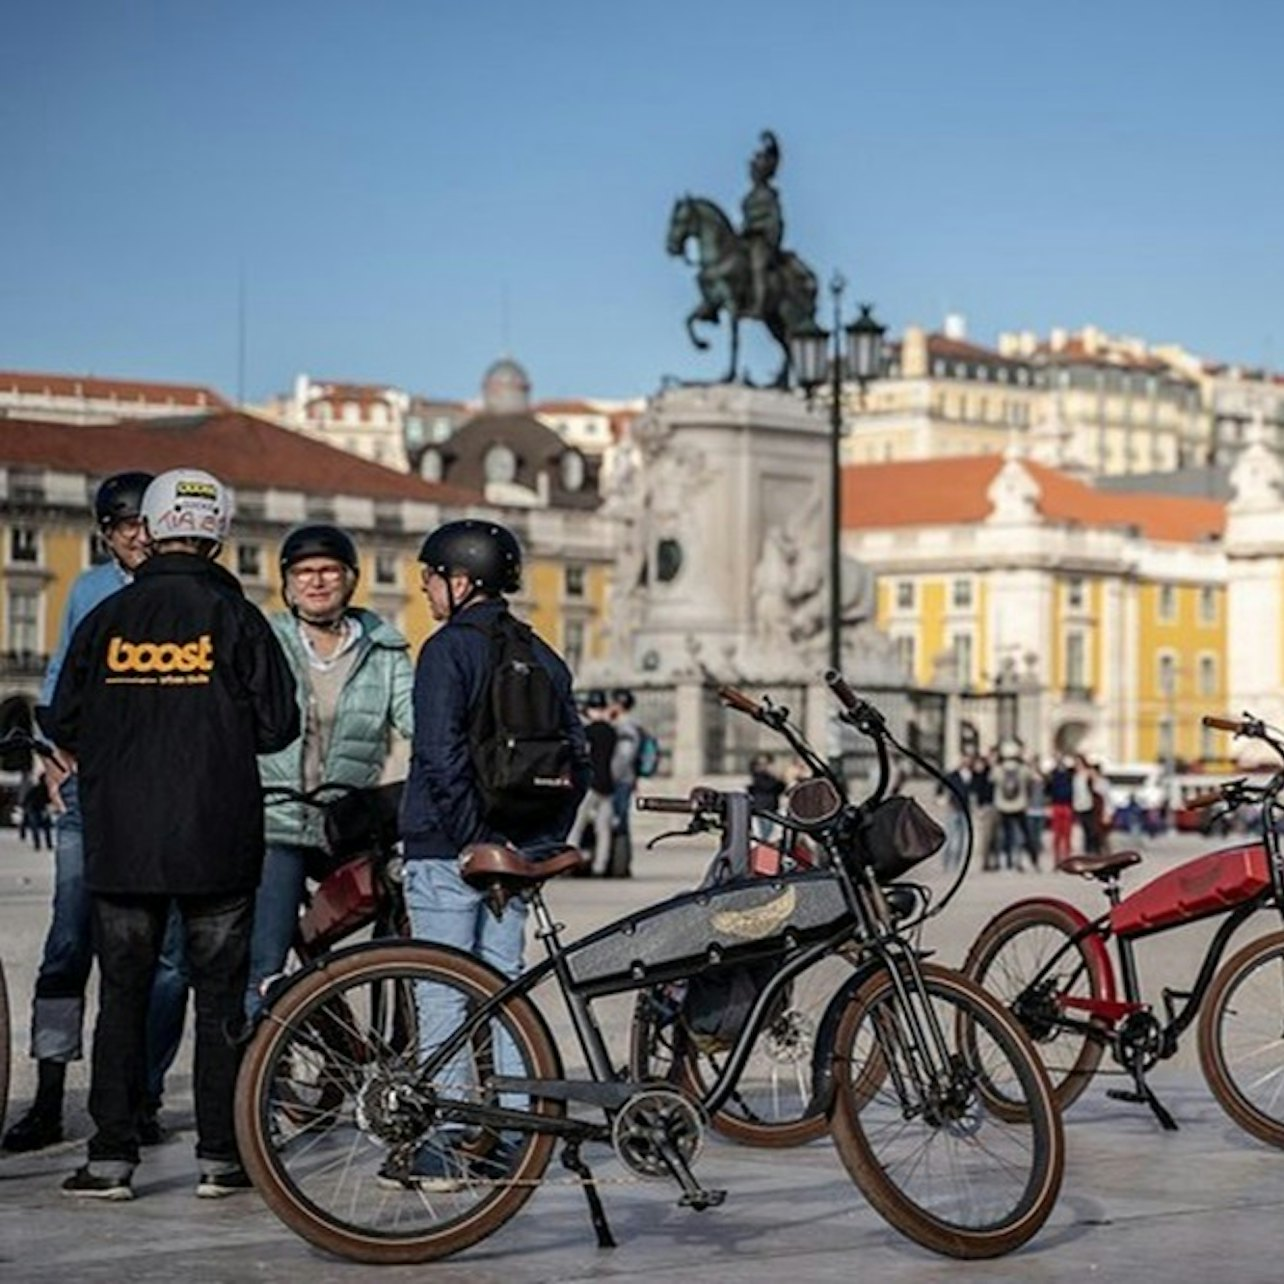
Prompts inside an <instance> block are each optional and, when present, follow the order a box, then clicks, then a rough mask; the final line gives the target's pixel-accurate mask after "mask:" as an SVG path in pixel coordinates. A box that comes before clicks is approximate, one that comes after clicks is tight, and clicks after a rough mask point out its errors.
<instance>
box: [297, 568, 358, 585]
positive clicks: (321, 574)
mask: <svg viewBox="0 0 1284 1284" xmlns="http://www.w3.org/2000/svg"><path fill="white" fill-rule="evenodd" d="M344 570H345V568H344V567H342V566H292V567H290V578H291V579H292V580H294V581H296V582H297V583H302V582H303V581H304V580H318V581H320V582H321V583H322V584H337V583H338V582H339V581H340V580H341V579H343V572H344Z"/></svg>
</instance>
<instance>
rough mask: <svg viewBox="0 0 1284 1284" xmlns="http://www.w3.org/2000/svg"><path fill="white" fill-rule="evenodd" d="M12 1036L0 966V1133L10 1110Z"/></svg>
mask: <svg viewBox="0 0 1284 1284" xmlns="http://www.w3.org/2000/svg"><path fill="white" fill-rule="evenodd" d="M11 1043H12V1036H11V1033H10V1026H9V988H8V986H7V985H6V984H5V979H4V966H3V965H0V1132H3V1131H4V1121H5V1116H6V1114H7V1113H8V1109H9V1062H10V1056H11V1052H12V1049H11V1046H10V1045H11Z"/></svg>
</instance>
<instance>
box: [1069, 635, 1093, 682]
mask: <svg viewBox="0 0 1284 1284" xmlns="http://www.w3.org/2000/svg"><path fill="white" fill-rule="evenodd" d="M1087 685H1088V656H1087V650H1086V648H1085V646H1084V637H1083V634H1082V633H1079V632H1078V631H1075V632H1072V633H1067V634H1066V686H1067V687H1074V688H1077V689H1079V690H1082V689H1083V688H1084V687H1086V686H1087Z"/></svg>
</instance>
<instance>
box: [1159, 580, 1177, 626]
mask: <svg viewBox="0 0 1284 1284" xmlns="http://www.w3.org/2000/svg"><path fill="white" fill-rule="evenodd" d="M1159 618H1160V619H1161V620H1175V619H1176V618H1177V590H1176V588H1174V587H1173V585H1171V584H1161V585H1160V586H1159Z"/></svg>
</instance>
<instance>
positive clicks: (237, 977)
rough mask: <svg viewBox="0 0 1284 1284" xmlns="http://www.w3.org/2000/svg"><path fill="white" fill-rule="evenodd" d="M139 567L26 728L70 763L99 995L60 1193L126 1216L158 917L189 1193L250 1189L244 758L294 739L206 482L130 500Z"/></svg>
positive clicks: (282, 679) (90, 619) (251, 778)
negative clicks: (184, 1026) (147, 550)
mask: <svg viewBox="0 0 1284 1284" xmlns="http://www.w3.org/2000/svg"><path fill="white" fill-rule="evenodd" d="M142 515H143V520H144V522H145V523H146V527H147V532H148V537H149V539H150V540H151V542H152V546H153V555H152V557H151V558H150V559H149V560H148V561H147V562H145V563H144V564H143V565H142V566H141V567H140V568H139V569H138V571H137V572H136V575H135V579H134V582H133V583H132V584H130V585H129V586H128V587H126V588H124V589H122V590H121V591H120V592H119V593H117V594H115V595H113V596H112V597H110V598H108V599H107V600H106V601H104V602H103V603H101V604H100V605H99V606H98V607H96V608H95V609H94V610H93V611H92V612H90V614H89V615H88V616H86V618H85V619H84V620H83V621H82V623H81V624H80V626H79V627H78V628H77V630H76V633H75V636H74V637H73V638H72V642H71V646H70V648H69V650H68V653H67V659H66V663H65V664H64V666H63V670H62V673H61V674H60V675H59V679H58V685H57V687H56V688H55V690H54V695H53V700H52V703H51V705H50V706H49V708H48V709H45V710H41V711H40V722H41V725H42V727H43V728H44V729H45V730H46V732H47V733H48V734H49V736H50V737H51V739H52V740H53V741H54V743H55V744H57V745H58V746H59V748H60V749H62V750H64V751H66V752H67V753H68V754H69V755H71V756H72V757H73V758H74V759H75V760H76V762H77V770H78V774H79V784H80V796H81V802H82V807H83V811H84V818H85V883H86V886H87V887H88V888H89V890H90V892H91V894H92V896H93V933H94V946H95V950H96V952H97V955H98V964H99V971H100V975H101V990H100V1002H99V1014H98V1023H97V1026H96V1028H95V1031H94V1052H93V1069H92V1080H91V1084H90V1091H89V1110H90V1113H91V1115H92V1116H93V1119H94V1123H95V1125H96V1129H97V1131H96V1132H95V1134H94V1136H93V1137H92V1138H91V1139H90V1142H89V1162H88V1164H86V1165H85V1166H84V1167H83V1168H80V1169H79V1170H77V1172H76V1173H75V1174H73V1175H72V1176H71V1177H69V1178H68V1179H67V1181H66V1182H64V1183H63V1191H64V1192H65V1193H66V1194H68V1195H76V1196H82V1197H89V1198H97V1199H112V1200H122V1199H130V1198H132V1197H133V1187H132V1185H131V1184H130V1179H131V1176H132V1173H133V1170H134V1168H135V1166H136V1165H137V1163H138V1130H137V1126H138V1116H139V1111H140V1108H141V1106H142V1096H143V1091H144V1074H143V1070H144V1064H145V1053H146V1037H145V1025H146V1016H147V1000H148V989H149V986H150V983H151V975H152V970H153V968H154V966H155V963H156V958H157V955H158V953H159V950H160V945H161V939H162V937H163V934H164V929H165V920H166V915H167V913H168V909H169V905H170V903H171V900H172V901H173V902H175V903H177V905H178V907H179V910H180V912H181V913H182V916H183V922H184V928H185V932H186V938H187V956H188V965H189V969H190V972H191V979H192V985H193V989H194V991H195V995H196V1064H195V1092H196V1127H197V1146H196V1155H197V1164H198V1168H199V1171H200V1179H199V1182H198V1185H197V1190H196V1193H197V1194H198V1195H201V1196H204V1197H217V1196H219V1195H224V1194H230V1193H232V1192H233V1191H235V1190H242V1189H246V1188H247V1187H248V1185H249V1182H248V1179H247V1178H246V1176H245V1173H244V1171H243V1170H242V1169H241V1166H240V1161H239V1157H238V1155H237V1150H236V1137H235V1131H234V1128H233V1114H232V1101H233V1091H234V1088H235V1084H236V1072H237V1065H238V1060H239V1052H238V1049H237V1048H236V1046H235V1045H234V1044H233V1043H232V1042H231V1040H230V1039H229V1037H228V1036H229V1032H234V1031H235V1029H236V1028H238V1027H239V1024H240V1017H241V1009H242V1003H243V1001H244V994H245V982H246V975H247V971H248V966H249V939H250V927H251V922H252V914H253V905H254V891H255V888H256V887H257V885H258V881H259V872H260V867H261V865H262V862H263V801H262V795H261V791H260V787H259V775H258V763H257V755H258V754H260V753H271V752H274V751H276V750H279V749H283V748H284V747H285V746H286V745H288V744H290V743H291V742H292V741H293V740H294V739H295V738H296V737H297V736H298V734H299V718H298V705H297V701H296V698H295V692H294V678H293V676H292V674H291V672H290V668H289V665H288V664H287V663H286V659H285V656H284V655H283V654H282V652H281V649H280V646H279V644H278V643H277V641H276V639H275V637H274V636H273V634H272V631H271V629H270V628H269V626H268V623H267V621H266V620H265V619H264V617H263V616H262V614H260V612H259V611H258V609H257V608H256V607H254V606H253V605H251V604H250V603H249V602H247V601H246V599H245V597H244V596H243V594H242V593H241V588H240V585H239V584H238V583H237V581H236V579H235V578H234V577H233V576H232V575H230V574H229V573H228V572H227V571H225V570H224V569H223V568H222V567H221V566H219V565H217V564H216V563H215V562H214V561H213V558H214V557H215V556H216V555H217V553H218V550H219V547H220V545H221V544H222V542H223V540H224V539H225V538H226V535H227V531H228V527H229V524H230V520H231V505H230V500H229V496H228V494H227V492H226V491H225V489H224V488H223V486H222V485H221V483H220V482H219V481H218V480H217V479H216V478H214V477H212V476H210V475H209V474H208V473H203V472H200V471H198V470H195V469H177V470H174V471H172V472H168V473H162V474H161V476H159V477H157V478H156V480H155V481H153V482H152V483H151V485H150V486H148V488H147V491H146V494H145V495H144V496H143V504H142Z"/></svg>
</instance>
